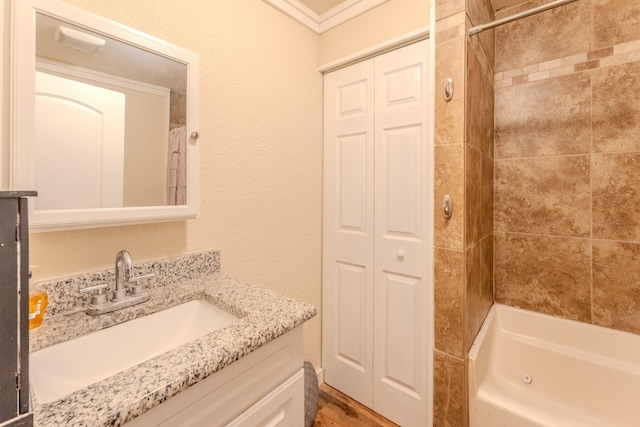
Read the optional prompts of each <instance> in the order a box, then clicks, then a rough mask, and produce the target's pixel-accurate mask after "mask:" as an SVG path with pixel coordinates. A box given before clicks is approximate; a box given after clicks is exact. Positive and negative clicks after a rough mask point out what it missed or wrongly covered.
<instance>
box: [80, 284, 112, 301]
mask: <svg viewBox="0 0 640 427" xmlns="http://www.w3.org/2000/svg"><path fill="white" fill-rule="evenodd" d="M108 288H109V285H107V284H106V283H102V284H100V285H95V286H89V287H88V288H82V289H80V292H82V293H85V292H92V291H98V293H97V294H95V295H93V296H92V297H91V306H94V307H97V306H101V305H105V304H107V303H108V302H109V300H108V298H107V295H106V294H104V293H103V290H104V289H108Z"/></svg>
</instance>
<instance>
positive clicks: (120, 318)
mask: <svg viewBox="0 0 640 427" xmlns="http://www.w3.org/2000/svg"><path fill="white" fill-rule="evenodd" d="M214 254H215V253H214ZM198 255H201V254H198ZM205 255H207V256H208V255H210V254H209V253H207V254H205ZM218 256H219V255H218ZM196 258H197V256H196ZM200 258H202V257H200ZM175 260H176V259H174V260H172V261H175ZM182 262H183V263H186V264H190V265H191V274H189V272H187V274H185V276H186V277H183V278H180V277H178V276H176V275H175V274H174V275H173V276H172V277H171V278H170V280H167V277H166V275H164V276H163V274H162V272H161V273H160V277H159V279H158V281H157V283H156V285H155V286H150V289H149V292H150V294H151V299H150V300H149V301H148V302H146V303H143V304H139V305H137V306H133V307H129V308H125V309H122V310H119V311H115V312H112V313H107V314H103V315H99V316H89V315H87V314H86V313H85V312H84V310H83V308H82V306H78V305H77V304H76V305H77V306H75V307H74V306H65V302H64V300H65V298H64V296H62V297H60V296H59V295H56V294H55V293H54V294H53V295H52V293H51V292H49V293H50V300H51V305H52V310H51V311H52V313H51V315H50V316H49V317H46V316H45V321H44V323H43V325H42V326H41V327H39V328H37V329H34V330H32V331H31V332H30V348H31V351H36V350H38V349H40V348H44V347H48V346H50V345H53V344H55V343H58V342H62V341H66V340H69V339H73V338H75V337H78V336H82V335H85V334H87V333H90V332H92V331H96V330H100V329H104V328H107V327H109V326H112V325H116V324H119V323H122V322H125V321H127V320H130V319H134V318H136V317H140V316H144V315H146V314H150V313H153V312H156V311H159V310H163V309H166V308H169V307H173V306H175V305H178V304H181V303H184V302H187V301H191V300H194V299H203V300H206V301H208V302H210V303H212V304H214V305H216V306H218V307H219V308H222V309H224V310H226V311H228V312H230V313H231V314H234V315H235V316H236V317H239V320H237V321H236V322H234V323H232V324H231V325H229V326H227V327H225V328H223V329H219V330H216V331H214V332H211V333H209V334H207V335H205V336H203V337H201V338H199V339H196V340H194V341H191V342H189V343H187V344H184V345H182V346H180V347H178V348H176V349H174V350H171V351H169V352H166V353H164V354H161V355H160V356H157V357H154V358H152V359H149V360H147V361H145V362H144V363H142V364H140V365H137V366H134V367H132V368H129V369H127V370H125V371H122V372H120V373H117V374H115V375H113V376H112V377H109V378H107V379H105V380H102V381H100V382H97V383H95V384H92V385H90V386H88V387H85V388H83V389H81V390H78V391H76V392H74V393H72V394H70V395H68V396H66V397H64V398H62V399H60V400H57V401H54V402H51V403H46V404H39V403H38V402H37V399H36V398H35V396H34V394H33V393H32V403H33V410H34V419H35V425H36V426H37V427H45V426H56V427H58V426H74V427H76V426H91V427H95V426H119V425H123V424H124V423H126V422H127V421H130V420H132V419H133V418H135V417H136V416H139V415H141V414H142V413H144V412H145V411H148V410H149V409H151V408H153V407H154V406H156V405H158V404H160V403H162V402H163V401H165V400H167V399H168V398H170V397H171V396H174V395H175V394H177V393H179V392H180V391H182V390H185V389H187V388H188V387H190V386H191V385H193V384H195V383H197V382H199V381H201V380H203V379H204V378H206V377H208V376H209V375H211V374H213V373H215V372H217V371H219V370H221V369H222V368H224V367H225V366H227V365H229V364H231V363H233V362H234V361H236V360H238V359H240V358H241V357H243V356H246V355H247V354H249V353H251V352H252V351H254V350H256V349H258V348H259V347H261V346H262V345H264V344H266V343H268V342H270V341H272V340H274V339H275V338H277V337H279V336H281V335H283V334H284V333H286V332H288V331H290V330H292V329H294V328H295V327H297V326H299V325H301V324H302V323H304V322H305V321H306V320H308V319H310V318H311V317H313V316H315V314H316V309H315V307H313V306H312V305H310V304H306V303H303V302H300V301H297V300H295V299H293V298H289V297H286V296H283V295H280V294H277V293H275V292H273V291H270V290H267V289H264V288H261V287H259V286H256V285H253V284H249V283H245V282H242V281H239V280H236V279H233V278H231V277H228V276H226V275H224V274H222V273H220V272H219V271H218V270H219V264H218V265H214V266H213V267H206V268H200V269H199V270H198V271H197V274H193V271H194V270H193V265H194V263H193V260H192V259H186V260H185V259H181V260H180V261H179V263H182ZM169 264H171V263H169ZM195 265H196V266H197V263H195ZM154 267H155V268H154ZM163 268H165V271H166V265H164V264H163V265H160V267H158V264H157V263H154V264H151V263H148V264H147V265H146V266H143V272H141V273H146V272H150V271H154V269H155V270H160V271H162V270H163ZM106 274H107V275H108V273H106ZM87 277H88V276H86V275H85V276H83V280H75V281H71V282H73V284H72V285H70V281H64V282H58V285H59V284H60V283H65V284H66V285H67V286H66V288H69V287H71V288H73V291H70V292H77V290H76V288H78V287H80V288H81V287H85V286H87V285H90V284H92V283H95V281H96V280H99V279H102V278H104V274H98V275H97V276H96V275H94V276H92V277H90V278H89V279H87ZM77 282H80V283H77ZM87 282H88V283H87ZM45 287H46V288H47V290H48V291H52V290H54V289H55V288H56V286H55V284H48V286H45ZM66 288H65V289H66ZM54 292H55V291H54ZM76 299H77V298H76ZM66 300H67V301H68V300H69V299H68V298H66ZM84 307H86V305H85V306H84Z"/></svg>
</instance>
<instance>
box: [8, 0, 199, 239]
mask: <svg viewBox="0 0 640 427" xmlns="http://www.w3.org/2000/svg"><path fill="white" fill-rule="evenodd" d="M36 12H40V13H44V14H46V15H50V16H54V17H57V18H59V19H62V20H65V21H68V22H72V23H74V24H76V25H78V26H80V27H84V28H87V29H90V30H92V31H95V32H98V33H103V34H105V35H108V36H109V37H111V38H115V39H118V40H121V41H124V42H126V43H129V44H131V45H135V46H138V47H140V48H142V49H145V50H148V51H152V52H154V53H156V54H158V55H161V56H165V57H168V58H171V59H173V60H175V61H178V62H181V63H184V64H185V65H186V66H187V77H188V82H187V125H186V126H187V135H188V136H189V135H195V136H196V137H195V138H194V137H188V142H187V162H188V163H187V199H186V200H187V204H186V205H175V206H144V207H125V208H100V209H69V210H43V211H38V210H35V209H34V203H29V216H30V218H29V229H30V231H32V232H38V231H58V230H70V229H78V228H95V227H105V226H116V225H127V224H140V223H148V222H163V221H175V220H184V219H190V218H196V217H197V216H198V214H199V201H200V200H199V165H198V163H199V154H198V141H197V138H198V136H197V135H198V133H197V132H198V114H199V110H198V105H199V102H198V92H199V57H198V55H197V54H196V53H193V52H190V51H188V50H186V49H183V48H181V47H179V46H175V45H173V44H171V43H168V42H166V41H163V40H160V39H158V38H156V37H153V36H150V35H148V34H145V33H142V32H140V31H138V30H135V29H133V28H130V27H127V26H125V25H122V24H120V23H117V22H114V21H111V20H109V19H106V18H104V17H101V16H99V15H96V14H93V13H91V12H88V11H85V10H83V9H80V8H77V7H75V6H72V5H69V4H67V3H63V2H60V1H56V0H12V7H11V13H12V17H11V18H12V43H11V94H10V97H11V98H10V99H11V101H10V102H11V113H10V116H11V118H10V150H9V151H10V159H9V168H10V181H9V186H10V189H11V190H34V189H35V167H34V160H33V159H34V146H35V130H34V122H35V69H36V55H35V49H36V38H35V30H36V28H35V25H36Z"/></svg>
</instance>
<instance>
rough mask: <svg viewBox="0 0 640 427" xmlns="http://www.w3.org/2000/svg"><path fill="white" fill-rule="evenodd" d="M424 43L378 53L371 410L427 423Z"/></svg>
mask: <svg viewBox="0 0 640 427" xmlns="http://www.w3.org/2000/svg"><path fill="white" fill-rule="evenodd" d="M428 49H429V47H428V44H427V42H420V43H416V44H413V45H410V46H407V47H405V48H402V49H398V50H396V51H393V52H390V53H387V54H385V55H381V56H380V57H377V58H376V60H375V72H376V112H375V116H376V122H375V138H376V148H375V188H376V200H375V241H374V244H375V274H374V277H375V279H374V281H375V289H374V309H375V317H374V318H375V320H374V406H373V408H374V410H375V411H376V412H379V413H380V414H382V415H384V416H385V417H387V418H389V419H391V420H392V421H394V422H396V423H397V424H400V425H403V426H423V425H426V423H427V407H428V406H429V405H428V399H429V396H427V392H428V385H427V381H428V378H427V369H428V365H427V359H428V358H429V357H432V355H431V352H430V344H429V337H430V334H429V332H428V330H427V319H428V317H427V309H428V308H427V291H428V289H427V287H428V286H430V285H431V284H430V280H431V279H430V278H427V274H428V268H427V250H428V246H429V245H431V243H430V242H429V241H428V239H427V236H428V227H429V224H428V222H427V218H428V217H429V216H428V212H429V210H430V209H431V201H430V200H429V197H428V195H429V191H428V186H430V185H433V183H432V182H430V180H429V179H428V177H427V176H426V172H425V171H426V170H427V168H426V165H427V161H428V153H429V151H428V146H427V144H430V143H431V139H430V138H429V137H428V129H429V128H430V123H429V116H428V112H429V108H428V102H427V96H426V94H427V90H426V87H427V82H428V76H427V72H428V62H427V59H428Z"/></svg>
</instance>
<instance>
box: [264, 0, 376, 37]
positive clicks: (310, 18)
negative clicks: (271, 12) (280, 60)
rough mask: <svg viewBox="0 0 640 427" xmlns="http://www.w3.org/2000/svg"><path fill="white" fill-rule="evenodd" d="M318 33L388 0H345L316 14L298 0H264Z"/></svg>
mask: <svg viewBox="0 0 640 427" xmlns="http://www.w3.org/2000/svg"><path fill="white" fill-rule="evenodd" d="M264 1H265V2H267V3H269V4H270V5H272V6H273V7H275V8H276V9H278V10H280V11H281V12H283V13H285V14H286V15H289V16H290V17H292V18H293V19H295V20H297V21H298V22H300V23H301V24H303V25H305V26H307V27H309V28H310V29H312V30H313V31H315V32H316V33H318V34H321V33H322V32H324V31H326V30H328V29H330V28H333V27H335V26H336V25H340V24H342V23H343V22H345V21H348V20H349V19H351V18H354V17H356V16H358V15H360V14H362V13H364V12H366V11H367V10H369V9H373V8H374V7H376V6H378V5H380V4H382V3H385V2H387V1H389V0H346V1H345V2H343V3H341V4H339V5H338V6H336V7H334V8H333V9H330V10H328V11H326V12H325V13H323V14H322V15H318V14H317V13H315V12H314V11H312V10H311V9H309V8H308V7H307V6H305V5H304V4H302V3H301V2H300V1H298V0H264Z"/></svg>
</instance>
